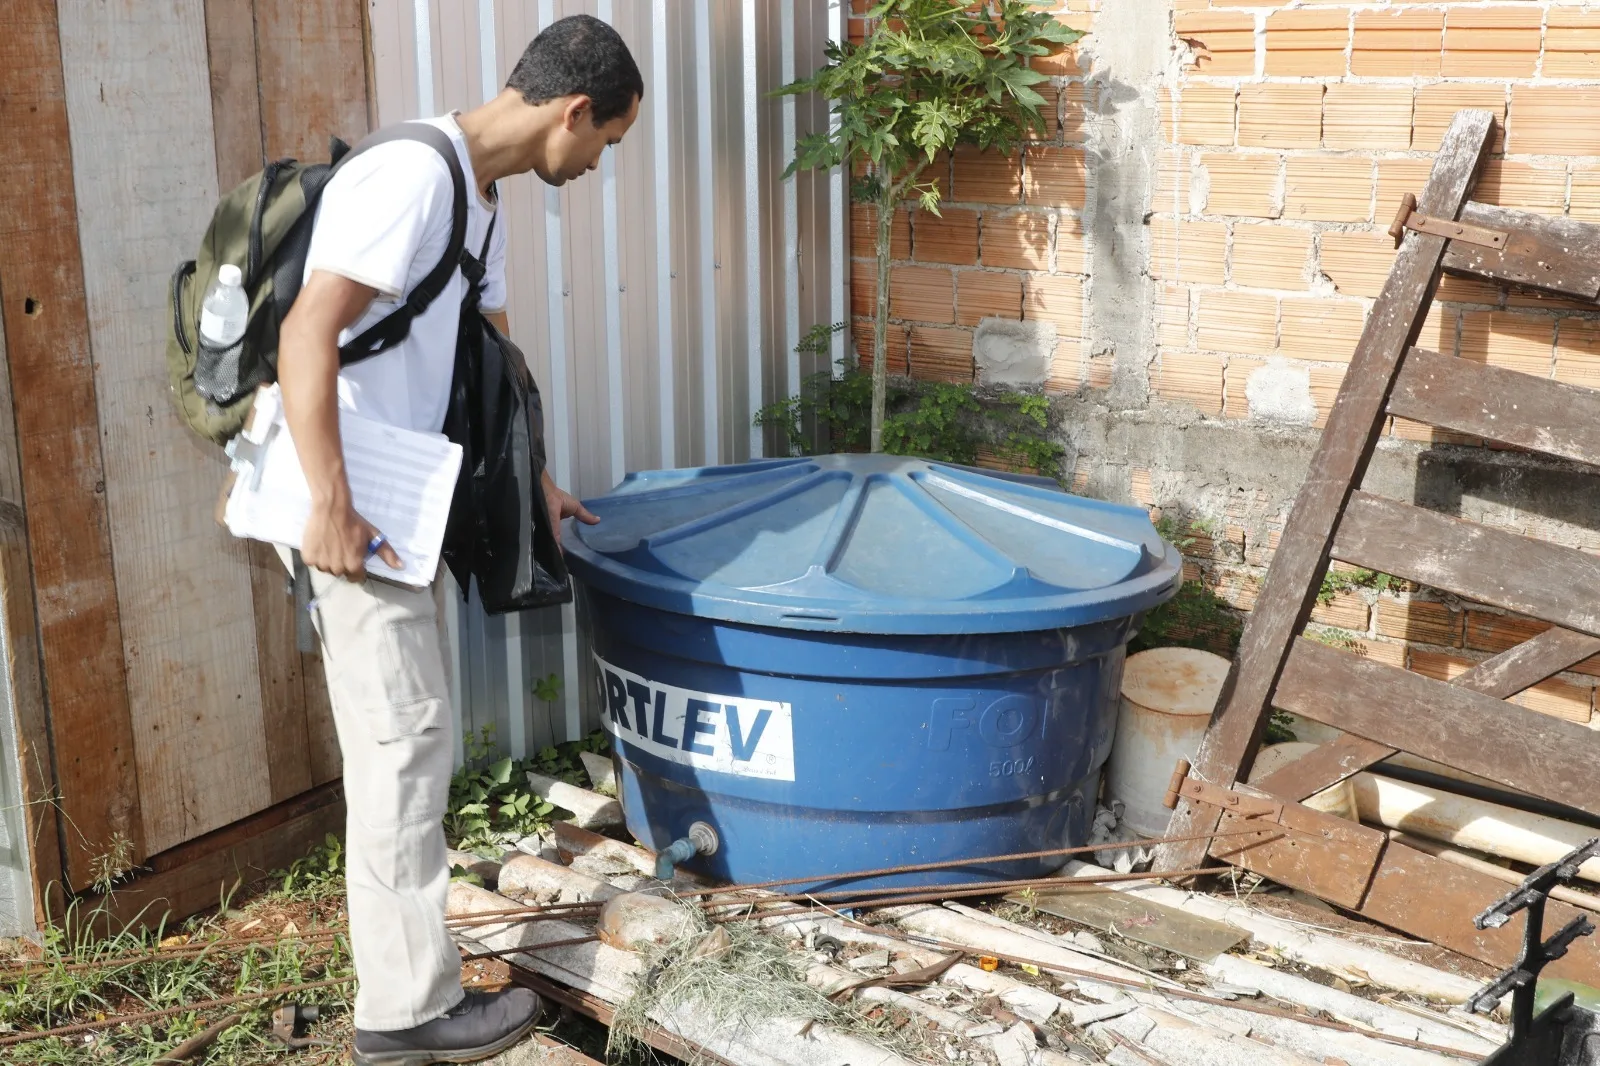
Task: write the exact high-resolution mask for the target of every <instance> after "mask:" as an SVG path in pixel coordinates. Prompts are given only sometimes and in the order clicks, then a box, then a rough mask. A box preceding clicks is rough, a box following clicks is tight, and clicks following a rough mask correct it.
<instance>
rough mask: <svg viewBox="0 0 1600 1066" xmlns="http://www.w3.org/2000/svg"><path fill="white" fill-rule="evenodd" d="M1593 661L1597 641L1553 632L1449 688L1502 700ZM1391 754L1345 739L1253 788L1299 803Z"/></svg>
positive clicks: (1373, 745) (1390, 750) (1315, 751)
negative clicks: (1569, 669)
mask: <svg viewBox="0 0 1600 1066" xmlns="http://www.w3.org/2000/svg"><path fill="white" fill-rule="evenodd" d="M1591 655H1600V638H1597V637H1591V636H1587V635H1585V634H1583V633H1574V632H1572V630H1570V629H1561V628H1560V627H1556V628H1553V629H1547V630H1545V631H1544V632H1543V633H1540V634H1538V635H1536V636H1534V637H1531V638H1530V639H1528V640H1525V641H1523V642H1522V643H1521V644H1518V645H1517V646H1516V647H1514V648H1509V649H1507V650H1506V651H1503V652H1501V653H1500V654H1499V655H1496V656H1494V657H1493V658H1492V659H1485V660H1484V661H1483V662H1481V663H1479V664H1478V665H1477V666H1474V667H1473V668H1472V669H1471V670H1468V671H1467V672H1466V673H1464V674H1462V675H1461V676H1460V677H1457V678H1455V679H1454V680H1453V681H1451V682H1450V684H1452V685H1459V686H1460V687H1461V688H1465V689H1470V690H1472V691H1473V692H1481V693H1483V694H1484V695H1485V696H1493V697H1494V698H1495V699H1497V700H1506V699H1510V698H1511V697H1512V696H1515V695H1516V694H1517V693H1519V692H1521V691H1523V690H1524V689H1528V688H1532V687H1533V686H1534V685H1537V684H1538V683H1539V682H1541V681H1543V680H1544V679H1545V678H1547V677H1550V676H1552V675H1554V674H1558V673H1560V672H1561V671H1562V670H1565V669H1567V668H1568V667H1569V666H1574V665H1576V664H1578V663H1581V662H1583V660H1585V659H1587V658H1589V657H1590V656H1591ZM1393 754H1395V749H1394V748H1391V747H1388V746H1387V745H1384V744H1377V743H1374V742H1373V741H1370V740H1367V739H1366V738H1364V737H1358V736H1356V735H1355V734H1353V733H1346V734H1345V735H1344V736H1342V737H1340V738H1339V739H1337V740H1335V741H1333V742H1332V743H1329V744H1321V745H1318V746H1317V747H1316V748H1315V749H1313V750H1311V751H1308V752H1306V753H1305V754H1304V755H1302V756H1300V758H1298V759H1296V760H1295V761H1294V762H1292V763H1289V764H1288V765H1286V766H1280V767H1279V768H1278V769H1277V770H1275V771H1273V772H1272V774H1271V776H1269V777H1265V778H1263V779H1262V780H1260V781H1258V782H1257V783H1256V787H1257V788H1260V789H1262V790H1263V791H1265V792H1270V793H1272V794H1273V795H1275V796H1282V797H1283V798H1285V799H1292V800H1295V801H1297V802H1298V801H1301V800H1304V799H1307V798H1309V797H1311V796H1314V795H1316V794H1317V793H1318V792H1321V791H1322V790H1323V789H1325V788H1329V787H1331V786H1333V785H1336V784H1338V783H1339V782H1340V781H1343V780H1344V779H1345V778H1347V777H1349V776H1351V775H1352V774H1357V773H1360V772H1361V771H1362V770H1365V769H1366V768H1367V767H1369V766H1371V765H1372V764H1373V763H1377V762H1382V761H1383V760H1384V759H1387V758H1388V757H1389V756H1391V755H1393ZM1214 853H1215V852H1213V854H1214Z"/></svg>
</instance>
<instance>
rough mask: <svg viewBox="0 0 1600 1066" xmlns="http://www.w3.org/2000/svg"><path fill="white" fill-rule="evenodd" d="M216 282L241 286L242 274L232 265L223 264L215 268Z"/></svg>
mask: <svg viewBox="0 0 1600 1066" xmlns="http://www.w3.org/2000/svg"><path fill="white" fill-rule="evenodd" d="M217 280H218V281H220V282H222V283H223V284H224V285H243V284H244V274H243V273H241V272H240V270H239V268H238V267H236V266H234V265H233V264H232V263H223V264H222V266H220V267H218V268H217Z"/></svg>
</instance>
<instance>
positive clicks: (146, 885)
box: [78, 784, 345, 928]
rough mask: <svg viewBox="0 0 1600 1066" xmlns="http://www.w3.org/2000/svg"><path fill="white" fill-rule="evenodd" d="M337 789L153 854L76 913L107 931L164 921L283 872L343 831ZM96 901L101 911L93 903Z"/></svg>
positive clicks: (304, 796)
mask: <svg viewBox="0 0 1600 1066" xmlns="http://www.w3.org/2000/svg"><path fill="white" fill-rule="evenodd" d="M344 819H345V806H344V792H343V790H342V788H341V786H339V785H337V784H335V785H329V786H327V787H326V788H320V789H315V790H313V791H311V792H307V793H304V794H302V795H300V796H297V797H295V798H294V799H292V800H289V801H288V802H286V803H281V804H278V805H277V806H274V807H270V808H268V809H267V810H264V811H261V812H259V813H257V814H255V815H252V816H251V817H249V818H246V819H244V820H242V821H239V822H235V823H234V824H232V825H229V826H226V827H225V828H223V829H219V830H217V831H216V832H214V833H210V834H207V835H206V836H203V837H200V838H199V839H197V840H192V841H190V842H188V843H187V844H183V845H180V846H179V847H177V848H174V849H172V850H171V851H168V852H164V853H162V854H161V855H157V856H155V857H154V858H153V859H152V860H151V862H152V866H153V869H152V870H151V871H150V872H149V873H145V874H141V875H139V876H138V877H136V878H134V879H133V880H131V881H129V882H128V883H126V884H124V885H119V886H118V887H117V889H116V891H114V892H113V893H111V894H110V895H109V896H105V897H91V898H89V899H88V900H86V901H85V904H86V905H85V906H83V907H80V908H79V910H78V913H80V914H83V915H85V916H91V917H92V920H96V921H103V922H106V923H108V924H109V925H110V926H113V927H115V928H121V927H122V926H124V925H127V924H128V923H134V924H135V925H136V926H144V927H153V926H155V925H157V924H158V923H160V922H161V921H163V920H165V921H166V922H167V924H168V925H169V926H170V925H172V924H173V923H174V922H177V921H180V920H181V919H184V918H187V917H189V916H190V915H191V914H195V913H197V912H199V911H202V910H205V909H206V908H207V907H215V906H216V905H217V901H218V900H221V899H224V898H226V897H227V896H228V895H229V894H231V893H232V892H234V891H235V890H236V889H238V888H239V886H241V885H248V884H250V883H251V882H253V881H257V880H259V879H260V878H262V877H265V876H266V875H268V874H270V873H272V872H273V871H274V870H282V869H286V868H287V867H288V866H289V864H290V863H292V862H294V860H296V859H298V858H301V857H303V856H304V855H305V854H306V853H307V852H309V851H310V850H311V849H312V847H314V846H315V845H317V844H321V843H322V842H323V840H325V839H326V838H327V836H328V834H330V833H332V834H335V835H338V834H341V833H342V832H343V831H344ZM101 904H103V905H104V907H103V909H102V908H101V907H100V905H101Z"/></svg>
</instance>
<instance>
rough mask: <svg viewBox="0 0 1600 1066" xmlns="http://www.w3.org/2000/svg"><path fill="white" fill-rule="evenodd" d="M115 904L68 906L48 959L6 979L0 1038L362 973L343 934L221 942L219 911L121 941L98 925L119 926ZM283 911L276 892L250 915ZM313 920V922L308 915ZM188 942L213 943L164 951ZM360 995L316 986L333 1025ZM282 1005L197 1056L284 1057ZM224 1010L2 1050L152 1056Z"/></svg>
mask: <svg viewBox="0 0 1600 1066" xmlns="http://www.w3.org/2000/svg"><path fill="white" fill-rule="evenodd" d="M227 902H228V901H226V900H225V901H224V903H225V904H226V903H227ZM105 907H106V903H105V902H104V901H101V902H99V903H97V904H96V905H95V906H94V907H92V908H91V907H88V906H87V905H86V904H85V903H83V902H82V901H74V902H73V903H71V904H69V905H68V911H67V913H66V914H65V915H63V916H62V919H63V920H62V921H61V922H59V923H52V924H51V925H49V926H48V927H47V928H46V929H45V932H44V935H43V937H42V943H41V945H40V952H39V954H40V957H39V958H38V959H34V960H26V961H29V962H30V963H31V965H30V968H29V969H28V970H26V971H16V970H13V971H10V972H7V973H4V974H0V1033H11V1032H19V1031H25V1030H30V1029H43V1028H53V1027H56V1026H61V1025H68V1024H73V1023H80V1022H93V1021H100V1020H107V1019H109V1018H111V1017H114V1016H116V1015H119V1014H135V1013H139V1012H142V1011H149V1010H162V1009H166V1008H172V1007H181V1006H183V1005H184V1004H188V1003H194V1002H197V1001H200V1000H206V999H213V998H218V997H224V996H232V995H248V994H250V993H253V992H260V991H264V990H267V989H270V988H275V987H278V986H280V985H285V984H295V983H301V982H308V981H314V980H318V979H321V978H325V977H348V976H351V973H352V970H351V963H350V957H349V945H348V943H347V942H346V941H345V940H344V938H343V937H336V938H333V939H329V940H323V941H320V942H317V943H314V944H306V943H303V942H301V941H300V940H299V939H298V938H288V937H285V938H283V939H280V940H278V941H276V942H269V941H262V942H259V943H255V944H250V945H235V946H233V947H232V948H227V947H224V946H223V945H221V944H218V943H217V941H218V940H219V939H220V938H221V937H222V936H223V935H224V933H225V929H224V926H223V923H222V920H220V919H218V918H215V917H213V918H209V919H192V920H190V921H189V922H187V923H185V925H184V926H183V928H182V929H181V930H179V931H178V932H176V933H174V934H173V935H168V933H169V930H167V929H166V928H164V927H162V926H160V925H158V926H157V927H156V928H154V929H151V930H144V929H142V928H135V927H132V926H129V927H125V928H123V929H121V931H119V932H116V933H114V934H112V935H110V936H100V935H99V934H97V933H95V932H93V930H95V929H98V928H104V927H105V926H106V925H107V924H109V923H110V922H111V918H110V916H109V913H108V912H107V911H106V910H105ZM224 909H226V907H224ZM281 911H282V905H281V903H280V902H279V901H278V897H277V896H276V895H275V894H268V895H264V896H262V897H260V898H259V899H258V900H256V901H255V902H254V903H252V904H251V905H250V907H249V908H247V909H246V912H245V913H246V915H249V914H252V913H258V914H262V915H270V914H273V913H277V912H281ZM302 920H303V921H307V924H310V922H309V920H308V919H306V918H305V917H304V914H303V913H302ZM67 930H74V932H70V933H69V932H68V931H67ZM179 946H182V947H191V946H192V947H199V948H203V949H205V950H202V951H199V952H196V953H191V954H175V953H173V952H172V951H170V950H169V951H168V952H167V953H166V954H165V955H155V954H154V953H155V952H156V951H157V949H158V948H160V947H165V948H168V949H171V948H174V947H179ZM5 961H7V962H8V963H21V962H23V961H25V960H23V959H21V958H18V959H16V960H5ZM350 991H351V988H350V987H345V986H336V987H333V988H328V989H321V990H319V991H318V992H317V1000H318V1003H319V1006H321V1007H322V1010H323V1014H324V1017H325V1018H327V1019H330V1020H332V1019H335V1018H338V1017H339V1016H341V1015H345V1014H347V1012H348V1009H349V998H348V996H349V993H350ZM272 1006H273V1005H272V1004H270V1003H267V1004H262V1005H261V1006H259V1007H256V1008H254V1009H246V1012H245V1017H244V1019H243V1021H242V1022H241V1024H240V1025H238V1026H235V1027H234V1028H232V1029H229V1030H228V1031H226V1032H225V1033H223V1034H222V1036H221V1038H220V1039H219V1040H218V1041H217V1043H216V1044H215V1045H214V1046H213V1047H212V1048H211V1049H210V1050H209V1051H208V1052H207V1053H206V1054H205V1055H204V1056H202V1057H200V1058H198V1059H196V1060H195V1061H196V1062H197V1063H201V1062H203V1063H208V1064H224V1063H225V1064H240V1066H243V1064H246V1063H250V1064H253V1063H267V1062H276V1061H280V1059H281V1057H282V1055H283V1049H282V1047H281V1046H279V1045H277V1044H276V1043H274V1042H272V1041H271V1039H270V1037H268V1036H267V1024H266V1022H267V1014H268V1012H269V1011H270V1009H271V1007H272ZM222 1013H223V1012H222V1011H220V1010H219V1011H213V1012H209V1013H207V1014H197V1013H194V1012H185V1013H180V1014H174V1015H171V1016H169V1017H165V1018H161V1019H157V1020H155V1021H151V1022H147V1023H136V1024H132V1025H122V1026H117V1025H115V1024H113V1023H110V1022H108V1024H107V1025H106V1026H105V1027H104V1028H102V1029H100V1030H97V1031H94V1032H91V1033H88V1034H79V1035H76V1036H66V1037H52V1038H48V1039H43V1040H37V1041H32V1042H29V1043H24V1044H18V1045H15V1046H13V1047H8V1048H6V1049H5V1050H4V1052H3V1057H4V1059H5V1061H6V1062H8V1063H17V1064H27V1066H89V1064H95V1066H103V1064H106V1063H142V1062H150V1061H152V1060H153V1059H155V1058H157V1057H159V1056H160V1055H162V1054H163V1053H165V1052H168V1051H170V1050H171V1049H172V1047H173V1046H174V1045H176V1044H178V1043H180V1042H182V1041H183V1040H186V1039H188V1038H189V1037H191V1036H193V1035H195V1034H196V1033H198V1032H199V1031H200V1030H202V1029H205V1028H207V1027H208V1026H210V1025H211V1024H212V1023H213V1022H214V1021H216V1020H217V1019H218V1017H219V1016H220V1015H221V1014H222Z"/></svg>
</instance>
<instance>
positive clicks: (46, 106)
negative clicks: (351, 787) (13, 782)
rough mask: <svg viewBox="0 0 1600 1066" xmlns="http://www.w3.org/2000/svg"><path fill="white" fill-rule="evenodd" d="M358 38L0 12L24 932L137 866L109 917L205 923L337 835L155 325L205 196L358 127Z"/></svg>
mask: <svg viewBox="0 0 1600 1066" xmlns="http://www.w3.org/2000/svg"><path fill="white" fill-rule="evenodd" d="M366 36H367V31H366V23H365V7H364V5H363V3H362V2H361V0H164V2H161V3H149V2H147V0H107V2H105V3H99V4H94V5H82V4H61V5H57V4H55V3H52V2H49V0H8V2H7V3H6V4H5V5H4V6H3V9H0V127H3V128H4V129H5V130H6V131H7V141H8V144H9V146H10V147H9V148H8V150H7V151H6V152H4V153H0V249H3V255H0V324H3V327H4V343H3V345H0V355H3V358H4V365H3V369H4V373H0V538H3V539H0V597H3V604H0V617H3V624H4V633H5V649H6V651H7V652H8V654H7V656H6V660H5V663H4V665H5V669H6V672H7V676H6V678H5V680H6V681H7V682H8V687H9V689H10V692H11V696H12V703H13V705H14V708H15V713H16V719H17V725H18V730H17V732H18V748H19V753H18V754H19V761H20V763H21V766H22V769H23V780H22V793H23V799H24V800H25V809H26V812H27V835H28V844H29V852H30V857H31V864H32V882H33V885H34V888H35V890H36V891H35V900H34V912H35V915H36V916H37V917H42V916H43V913H44V908H45V906H46V905H47V902H48V901H49V900H51V898H52V897H51V894H50V891H49V888H50V886H51V885H52V884H53V883H57V882H59V883H61V884H64V885H65V886H67V887H68V888H69V889H71V890H73V891H83V890H85V889H87V888H89V887H91V886H92V885H94V884H95V883H96V882H97V881H100V880H103V879H104V878H106V877H107V876H110V875H114V874H120V873H124V872H127V871H139V870H141V869H142V870H143V871H145V872H146V873H151V872H154V873H157V874H164V875H165V876H164V877H159V876H158V877H156V878H154V879H149V878H147V879H144V880H143V881H140V880H135V882H134V883H133V885H131V886H130V890H129V891H125V892H119V896H121V897H122V899H121V900H120V901H119V908H132V907H137V906H140V905H142V904H143V903H144V902H147V901H149V900H150V899H152V898H154V897H156V896H162V895H164V896H166V897H167V898H169V899H173V900H174V903H175V904H176V899H175V897H176V896H179V895H184V894H186V893H187V894H188V895H189V896H191V897H193V896H195V894H198V898H199V904H197V905H204V904H205V903H206V902H215V900H216V893H217V885H218V879H219V878H221V879H223V880H226V879H228V877H229V876H230V872H231V871H232V870H234V869H235V868H241V869H242V868H243V867H251V866H253V867H260V866H263V865H265V866H271V865H281V864H282V863H284V862H286V861H287V860H288V859H290V858H293V857H294V855H295V854H297V853H299V852H300V851H303V850H304V848H305V846H306V842H307V838H308V837H309V836H312V835H313V834H315V835H317V836H320V833H321V832H322V830H323V829H324V828H325V827H327V826H330V825H333V824H336V822H337V818H338V816H339V805H338V802H337V800H338V796H337V785H336V781H337V778H338V777H339V763H338V747H337V743H336V739H335V737H334V735H333V729H332V722H331V717H330V715H329V713H328V709H327V699H326V693H325V691H324V690H323V688H322V670H321V665H320V663H318V662H317V661H316V660H315V658H314V657H303V656H301V655H300V654H299V653H298V652H297V651H296V650H295V641H294V617H293V603H292V600H291V599H290V598H288V597H287V596H286V595H285V585H284V575H283V573H282V571H281V568H280V567H279V565H278V563H277V561H276V559H275V558H274V557H273V556H272V554H271V553H270V551H267V550H259V549H260V546H251V545H247V544H245V543H243V542H238V541H234V540H233V539H232V538H230V537H229V536H227V534H226V533H225V532H224V531H222V530H221V529H219V528H218V527H217V526H216V525H215V524H214V522H213V520H212V517H211V513H212V508H211V504H212V502H213V500H214V498H215V495H216V492H217V486H218V484H219V482H220V479H221V477H222V473H223V470H224V461H223V459H222V457H221V455H220V453H219V452H218V451H217V450H216V449H213V448H211V447H209V446H207V445H205V444H203V443H202V442H200V441H199V440H197V439H195V438H193V437H192V436H190V435H189V434H188V431H187V430H186V429H184V428H183V426H182V425H180V423H179V422H178V421H177V419H176V417H175V415H174V414H173V412H172V409H171V404H170V401H169V399H168V390H167V384H166V376H165V367H164V362H163V348H164V335H165V325H164V320H165V314H166V285H167V279H168V276H169V274H170V272H171V271H172V269H173V267H174V266H175V265H176V264H177V263H178V262H179V261H180V260H182V259H185V258H189V257H190V256H192V255H193V250H194V248H195V246H196V245H197V243H198V241H199V238H200V235H201V233H202V231H203V230H204V227H205V224H206V221H207V219H208V218H209V214H210V210H211V207H212V206H213V204H214V203H215V201H216V199H217V195H218V190H219V188H220V189H225V188H228V187H230V186H232V185H234V184H236V183H237V182H238V181H240V180H241V179H243V178H245V177H246V176H248V175H249V174H251V173H252V172H254V171H256V170H259V169H260V168H261V167H262V165H263V163H264V161H265V160H267V159H272V158H277V157H281V156H296V157H299V158H307V159H320V158H326V153H327V151H328V137H329V135H330V134H333V135H338V136H341V137H344V138H345V139H347V140H351V141H353V140H355V139H357V138H359V137H360V136H361V135H362V134H364V133H365V132H366V130H367V129H368V128H369V118H368V115H369V98H370V93H369V89H368V84H369V67H370V64H369V63H368V61H367V55H368V51H369V49H368V47H367V40H366ZM319 786H320V787H321V791H320V792H318V791H314V790H317V789H318V788H319ZM266 825H273V826H276V832H274V833H272V834H267V835H263V834H262V833H261V832H260V830H261V828H262V827H263V826H266ZM189 902H190V904H191V905H190V906H189V907H188V909H189V910H192V909H194V906H195V905H196V904H194V902H193V899H190V900H189ZM179 906H180V907H181V905H179Z"/></svg>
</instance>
